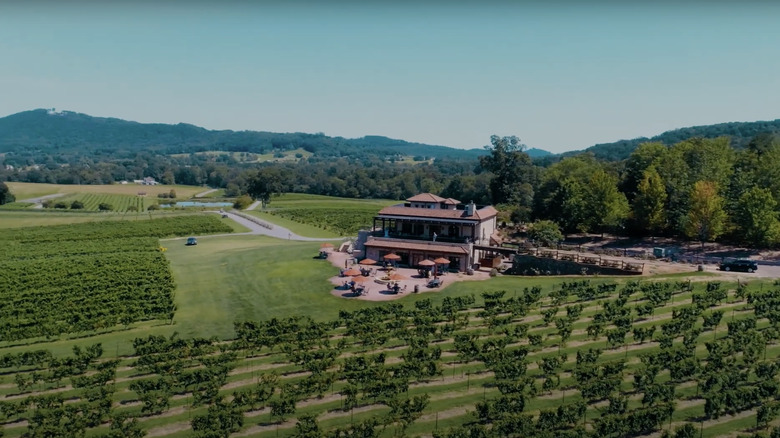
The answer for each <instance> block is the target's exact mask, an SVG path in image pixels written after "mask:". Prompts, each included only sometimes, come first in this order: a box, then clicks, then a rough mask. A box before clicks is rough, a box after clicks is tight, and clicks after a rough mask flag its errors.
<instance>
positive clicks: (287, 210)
mask: <svg viewBox="0 0 780 438" xmlns="http://www.w3.org/2000/svg"><path fill="white" fill-rule="evenodd" d="M399 202H400V201H392V200H362V199H348V198H335V197H328V196H318V195H305V194H287V195H282V196H279V197H275V198H273V199H272V200H271V203H270V204H268V208H267V209H266V210H264V211H262V212H258V213H259V215H261V216H262V218H263V219H267V220H270V221H272V222H274V216H275V217H277V218H281V219H283V220H285V221H288V222H287V223H283V222H278V221H277V222H276V223H279V225H282V226H286V227H288V228H290V226H288V225H290V223H293V224H294V223H299V224H304V225H306V226H307V227H310V228H312V230H303V235H305V236H311V237H337V236H349V235H355V234H356V233H357V231H358V230H360V229H365V228H368V227H370V226H371V225H372V221H373V218H374V216H376V214H377V213H378V212H379V210H381V209H382V208H383V207H385V206H388V205H393V204H397V203H399ZM269 215H270V216H271V217H269ZM293 228H294V225H293ZM319 230H321V231H319ZM293 231H295V230H293ZM318 231H319V232H318ZM298 234H301V233H298Z"/></svg>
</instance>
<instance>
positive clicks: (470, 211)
mask: <svg viewBox="0 0 780 438" xmlns="http://www.w3.org/2000/svg"><path fill="white" fill-rule="evenodd" d="M475 210H476V206H475V205H474V201H471V202H469V203H468V205H466V216H474V211H475Z"/></svg>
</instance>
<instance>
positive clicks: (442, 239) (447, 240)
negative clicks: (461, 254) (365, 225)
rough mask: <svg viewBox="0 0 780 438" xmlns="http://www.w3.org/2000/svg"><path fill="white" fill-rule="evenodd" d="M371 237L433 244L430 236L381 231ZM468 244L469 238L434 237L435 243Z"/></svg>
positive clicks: (375, 232) (373, 233)
mask: <svg viewBox="0 0 780 438" xmlns="http://www.w3.org/2000/svg"><path fill="white" fill-rule="evenodd" d="M371 236H373V237H386V238H388V239H403V240H419V241H426V242H433V237H432V236H427V235H419V234H408V233H393V232H390V233H387V234H385V232H384V231H381V230H380V231H374V232H372V233H371ZM470 242H471V239H470V238H469V237H453V236H442V235H441V234H439V235H437V236H436V243H470Z"/></svg>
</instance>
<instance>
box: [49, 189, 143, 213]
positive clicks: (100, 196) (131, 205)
mask: <svg viewBox="0 0 780 438" xmlns="http://www.w3.org/2000/svg"><path fill="white" fill-rule="evenodd" d="M74 202H76V203H79V204H80V208H79V210H83V211H118V212H126V211H146V210H147V209H148V208H149V207H150V206H152V205H157V198H149V197H142V196H137V195H112V194H106V193H72V194H69V195H65V196H62V197H59V198H55V199H53V200H51V201H50V202H49V204H48V205H49V208H72V207H71V206H72V205H73V203H74Z"/></svg>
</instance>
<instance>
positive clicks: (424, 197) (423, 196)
mask: <svg viewBox="0 0 780 438" xmlns="http://www.w3.org/2000/svg"><path fill="white" fill-rule="evenodd" d="M407 201H409V202H435V203H437V204H438V203H439V202H444V201H445V199H444V198H442V197H439V196H436V195H434V194H433V193H420V194H419V195H414V196H412V197H411V198H409V199H407Z"/></svg>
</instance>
